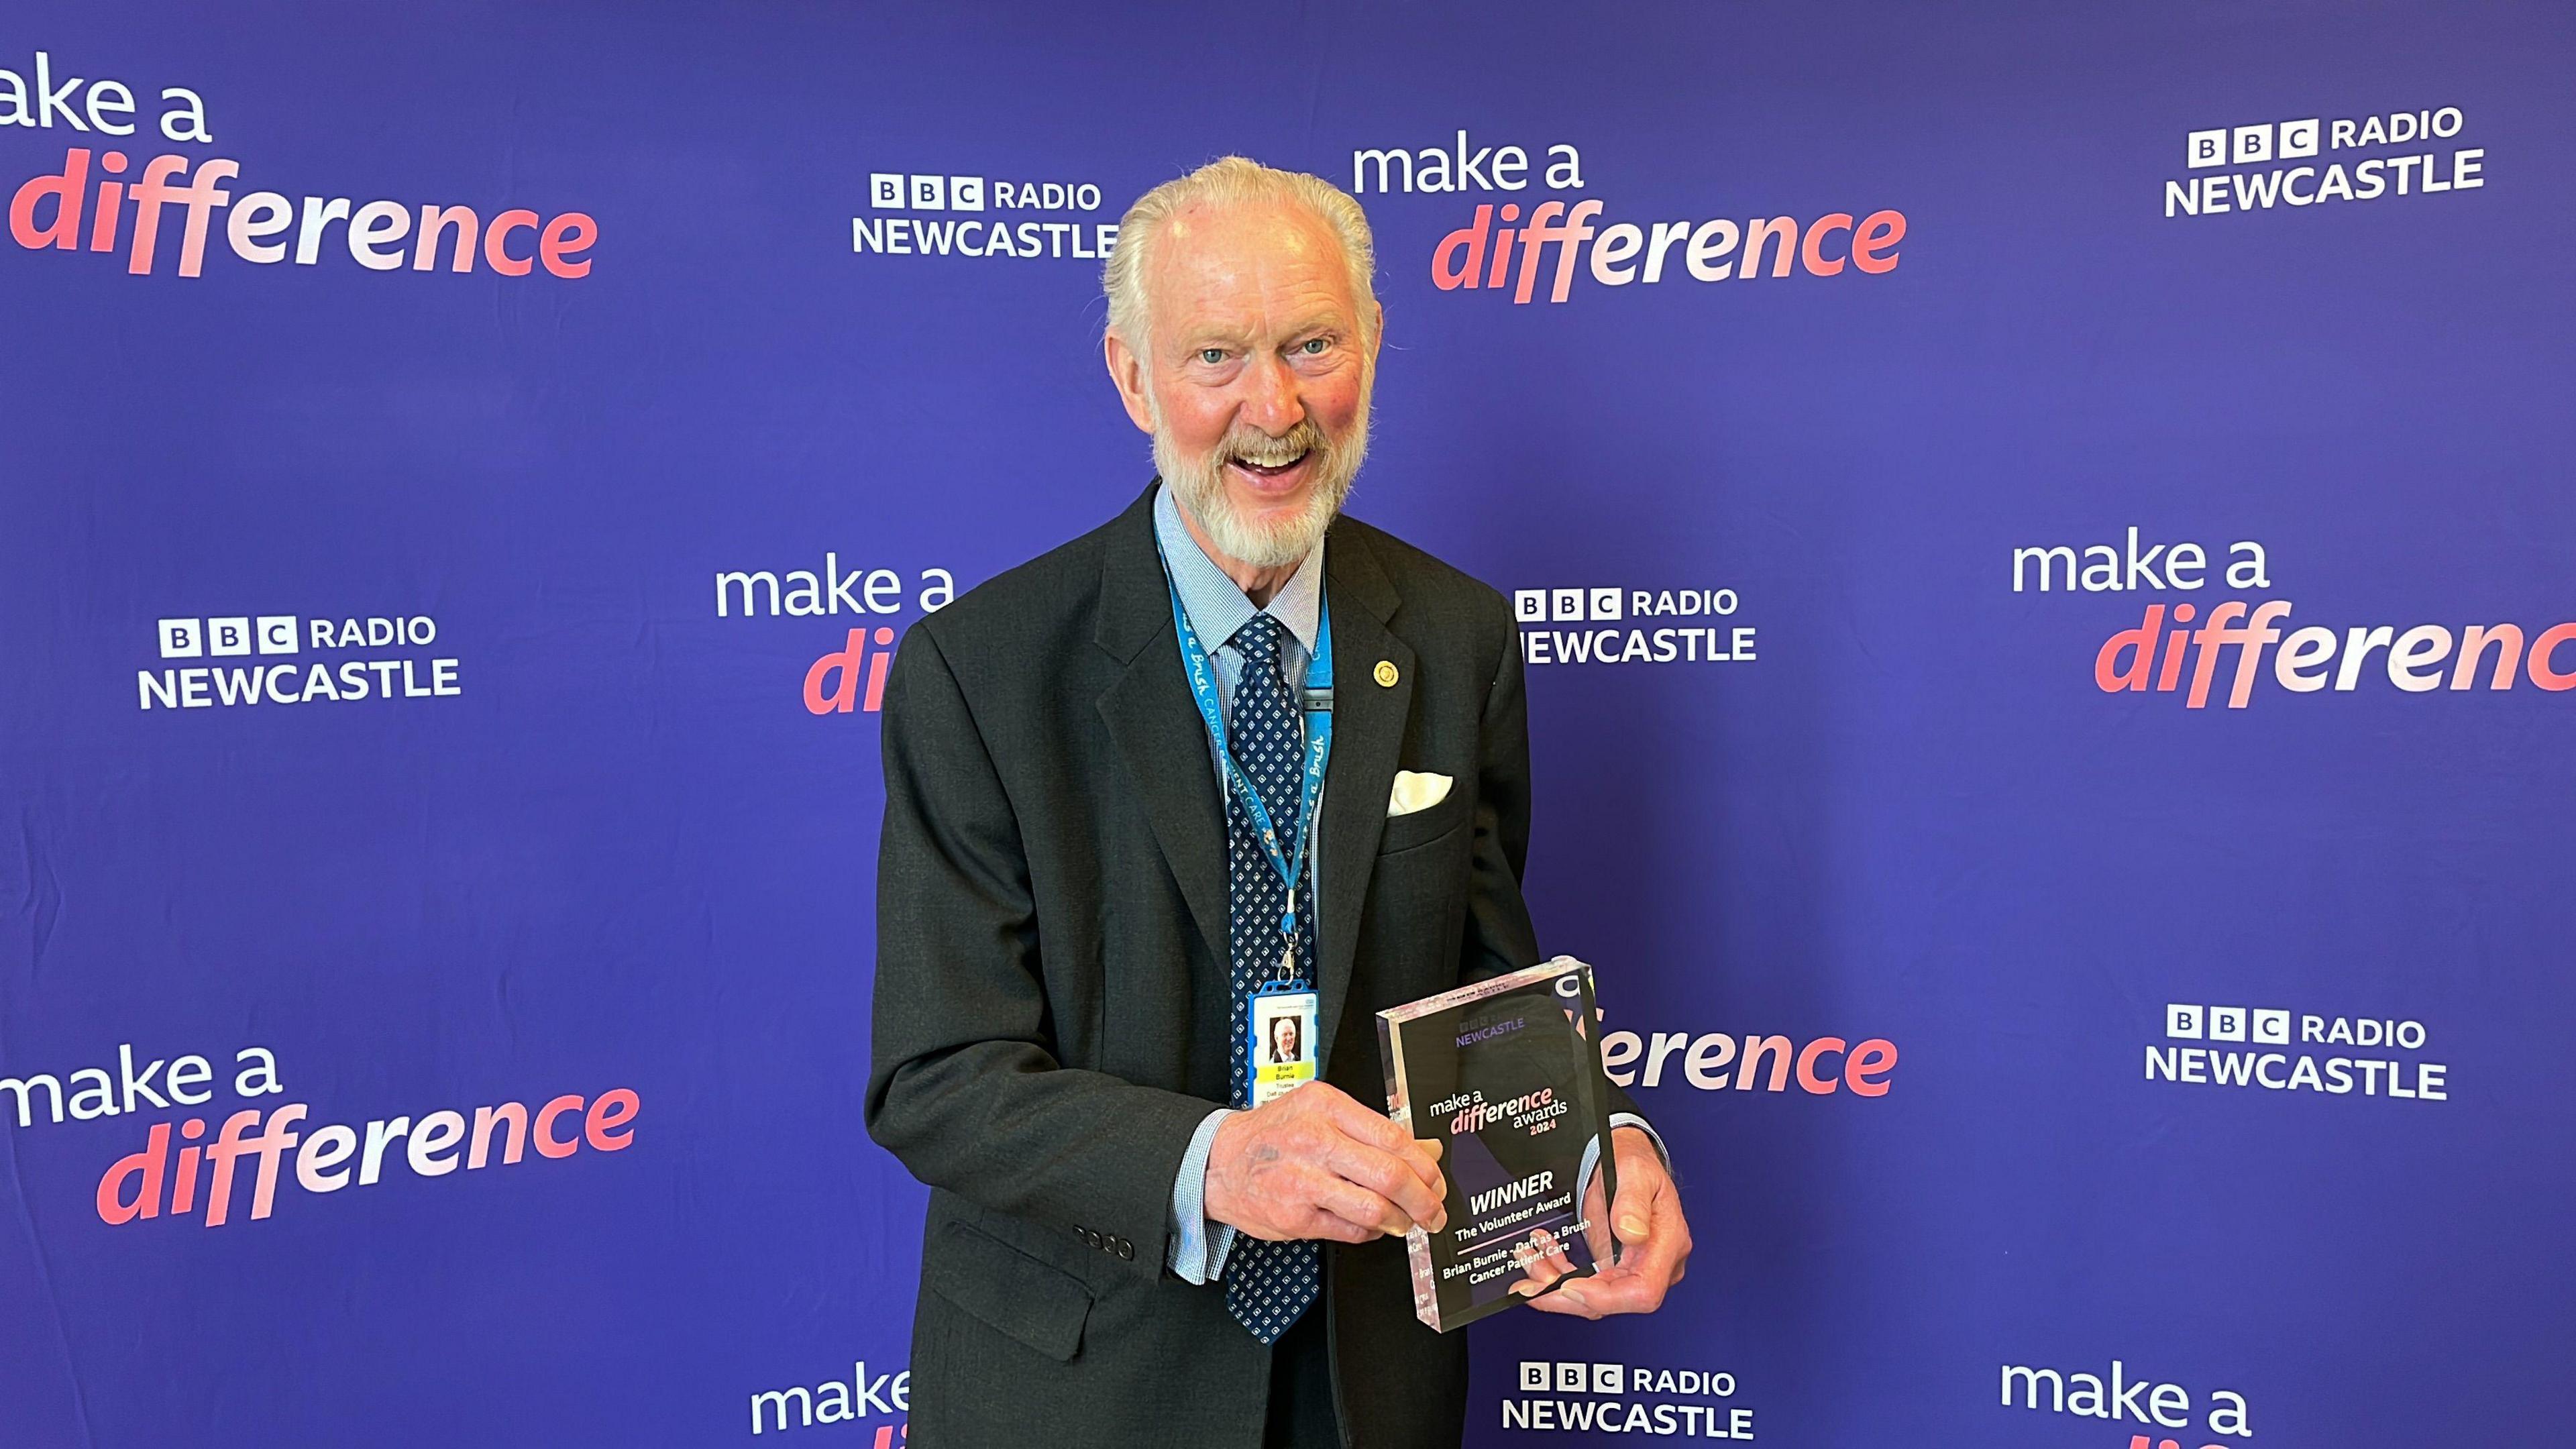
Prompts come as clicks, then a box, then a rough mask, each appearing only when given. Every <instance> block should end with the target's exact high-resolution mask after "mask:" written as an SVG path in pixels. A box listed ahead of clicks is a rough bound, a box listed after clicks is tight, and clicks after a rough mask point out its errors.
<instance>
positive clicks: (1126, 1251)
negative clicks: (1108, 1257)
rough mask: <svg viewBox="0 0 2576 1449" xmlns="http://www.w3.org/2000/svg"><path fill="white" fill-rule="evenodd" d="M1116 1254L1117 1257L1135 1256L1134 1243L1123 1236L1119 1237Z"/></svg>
mask: <svg viewBox="0 0 2576 1449" xmlns="http://www.w3.org/2000/svg"><path fill="white" fill-rule="evenodd" d="M1118 1256H1119V1257H1122V1258H1133V1257H1135V1256H1136V1245H1135V1244H1134V1243H1131V1242H1129V1241H1127V1240H1126V1239H1125V1238H1120V1239H1119V1240H1118Z"/></svg>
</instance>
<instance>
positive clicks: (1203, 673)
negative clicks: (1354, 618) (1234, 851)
mask: <svg viewBox="0 0 2576 1449" xmlns="http://www.w3.org/2000/svg"><path fill="white" fill-rule="evenodd" d="M1163 581H1164V583H1165V584H1167V585H1169V586H1170V588H1171V591H1172V624H1173V626H1174V627H1175V628H1177V629H1178V630H1179V631H1180V636H1181V662H1182V663H1183V664H1184V665H1186V666H1188V669H1189V676H1190V693H1191V695H1192V696H1194V697H1195V698H1196V699H1197V700H1198V704H1199V718H1200V719H1201V720H1202V721H1204V722H1205V723H1206V725H1207V731H1208V737H1209V738H1210V739H1212V740H1214V741H1216V757H1217V760H1218V762H1219V763H1220V764H1221V765H1223V767H1224V770H1225V780H1226V785H1227V788H1229V789H1230V790H1232V791H1233V792H1234V794H1235V795H1236V797H1237V798H1239V799H1241V800H1242V801H1243V806H1244V811H1245V813H1246V814H1248V815H1250V816H1251V817H1252V828H1253V830H1254V831H1255V832H1256V833H1258V834H1259V835H1260V837H1261V853H1262V854H1263V855H1265V856H1267V857H1268V858H1269V861H1270V868H1271V869H1272V870H1274V871H1277V872H1278V873H1279V879H1280V880H1281V882H1283V883H1284V884H1285V885H1286V886H1287V888H1288V910H1287V913H1286V914H1285V915H1283V916H1281V917H1280V918H1279V933H1280V935H1281V936H1283V937H1284V938H1286V940H1287V943H1288V949H1287V952H1286V953H1285V954H1283V956H1282V960H1283V961H1285V960H1291V959H1293V958H1294V955H1295V952H1296V949H1297V879H1298V877H1299V875H1300V874H1302V873H1303V872H1304V870H1305V869H1306V852H1307V846H1308V843H1309V842H1310V841H1312V840H1313V839H1314V834H1315V806H1316V802H1317V801H1318V800H1320V799H1321V798H1322V797H1323V793H1324V762H1325V761H1326V760H1327V759H1328V758H1330V757H1331V755H1332V753H1333V713H1332V711H1331V710H1329V709H1322V710H1316V709H1310V710H1308V711H1307V716H1308V718H1307V724H1306V778H1305V781H1304V785H1303V788H1302V790H1301V792H1300V794H1299V798H1298V801H1297V829H1296V833H1295V834H1294V836H1293V837H1292V838H1291V843H1290V845H1289V848H1288V849H1287V850H1286V851H1285V852H1282V851H1281V850H1280V848H1279V832H1278V828H1277V826H1276V824H1275V822H1273V821H1272V820H1271V818H1270V807H1268V806H1266V805H1264V804H1262V803H1261V792H1260V791H1258V790H1255V789H1254V788H1252V779H1251V777H1250V776H1248V775H1246V774H1244V773H1243V767H1242V766H1241V765H1238V764H1236V763H1235V760H1234V749H1233V747H1232V746H1231V745H1229V744H1228V743H1227V742H1226V734H1225V705H1224V703H1223V701H1221V700H1220V699H1219V698H1218V697H1217V688H1216V666H1215V665H1214V664H1212V663H1210V662H1209V660H1208V652H1207V649H1206V648H1205V646H1203V645H1201V644H1200V643H1199V636H1198V631H1197V630H1195V629H1192V628H1191V627H1190V614H1189V610H1188V608H1187V607H1186V606H1184V605H1183V604H1182V603H1181V589H1180V585H1178V584H1175V583H1172V581H1171V570H1170V565H1169V564H1168V563H1166V564H1165V566H1164V578H1163ZM1316 615H1317V618H1318V620H1319V621H1320V622H1319V623H1318V625H1317V627H1316V632H1315V655H1314V657H1313V658H1312V659H1309V660H1307V661H1306V687H1307V688H1308V689H1310V690H1320V689H1330V688H1332V687H1333V616H1332V613H1331V611H1329V610H1327V609H1325V608H1324V607H1323V603H1322V601H1321V600H1318V601H1317V603H1316ZM1236 687H1237V688H1241V687H1242V686H1241V685H1240V684H1238V685H1237V686H1236ZM1291 974H1292V975H1293V974H1294V973H1293V970H1292V972H1291Z"/></svg>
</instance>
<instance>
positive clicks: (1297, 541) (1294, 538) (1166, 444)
mask: <svg viewBox="0 0 2576 1449" xmlns="http://www.w3.org/2000/svg"><path fill="white" fill-rule="evenodd" d="M1155 421H1156V424H1157V426H1156V427H1155V429H1154V467H1155V469H1156V471H1158V472H1160V473H1161V474H1162V475H1163V481H1164V482H1165V483H1168V484H1170V485H1171V488H1172V493H1173V495H1174V496H1175V497H1176V498H1177V499H1178V500H1179V502H1180V505H1181V506H1182V507H1183V508H1185V509H1187V510H1188V511H1189V515H1190V519H1191V521H1192V522H1194V523H1196V524H1198V526H1199V528H1200V530H1201V531H1202V532H1204V533H1205V534H1206V535H1207V538H1208V542H1210V543H1212V544H1214V545H1215V546H1216V550H1217V552H1219V553H1222V554H1224V555H1225V556H1226V557H1228V558H1231V559H1234V560H1235V561H1237V562H1239V563H1244V564H1249V565H1250V566H1252V567H1253V568H1257V569H1279V568H1287V567H1289V566H1290V565H1292V564H1296V563H1299V562H1301V561H1303V560H1304V559H1305V557H1306V555H1308V554H1310V553H1313V552H1314V551H1315V547H1316V545H1318V544H1320V543H1322V542H1323V541H1324V530H1326V529H1328V528H1330V527H1332V524H1333V519H1334V518H1335V517H1336V516H1337V515H1339V514H1340V513H1341V511H1342V503H1343V502H1344V500H1346V499H1348V498H1349V497H1350V493H1351V484H1352V482H1353V481H1354V480H1355V479H1357V478H1358V477H1359V471H1360V463H1361V462H1362V461H1363V460H1364V459H1365V458H1366V457H1367V455H1368V413H1367V410H1366V409H1365V408H1364V409H1362V411H1361V412H1360V415H1359V418H1358V420H1357V421H1356V422H1355V423H1353V425H1352V427H1351V431H1350V435H1349V437H1347V438H1345V439H1344V440H1343V441H1341V442H1340V443H1337V444H1335V443H1326V442H1324V441H1323V439H1322V437H1321V436H1320V430H1318V434H1317V436H1316V437H1315V439H1314V443H1315V446H1314V448H1313V451H1314V452H1315V454H1316V455H1317V458H1316V476H1315V486H1314V487H1313V489H1312V490H1310V491H1309V492H1308V493H1307V495H1306V506H1305V508H1304V509H1303V510H1302V511H1300V512H1299V513H1298V514H1297V515H1296V516H1294V517H1292V518H1288V519H1285V520H1283V521H1281V522H1278V523H1273V524H1269V525H1266V526H1265V525H1262V524H1257V523H1254V522H1253V521H1252V520H1250V519H1248V518H1245V517H1244V516H1243V514H1242V513H1241V512H1239V511H1237V510H1236V508H1235V506H1234V500H1233V499H1232V498H1231V497H1229V496H1228V495H1227V493H1226V489H1225V461H1226V459H1227V458H1228V457H1229V456H1231V454H1232V451H1233V450H1232V444H1231V441H1230V440H1229V442H1226V443H1220V444H1218V445H1217V447H1216V448H1215V449H1214V450H1213V451H1211V452H1209V453H1207V454H1205V455H1203V456H1200V457H1196V458H1184V457H1182V456H1181V455H1180V453H1179V451H1178V450H1177V449H1175V448H1173V447H1172V445H1171V442H1170V440H1169V435H1168V434H1167V433H1166V432H1165V431H1164V429H1163V428H1162V427H1161V426H1160V423H1161V419H1159V418H1157V419H1156V420H1155ZM1306 426H1309V427H1311V426H1312V424H1311V423H1310V424H1307V425H1306Z"/></svg>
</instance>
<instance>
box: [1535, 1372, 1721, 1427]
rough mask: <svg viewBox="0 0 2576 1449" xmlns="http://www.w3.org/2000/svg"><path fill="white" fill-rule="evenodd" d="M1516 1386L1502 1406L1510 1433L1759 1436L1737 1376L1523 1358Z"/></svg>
mask: <svg viewBox="0 0 2576 1449" xmlns="http://www.w3.org/2000/svg"><path fill="white" fill-rule="evenodd" d="M1516 1386H1517V1387H1518V1389H1519V1392H1518V1393H1517V1394H1511V1395H1506V1396H1504V1398H1503V1402H1502V1410H1503V1413H1502V1426H1503V1427H1504V1428H1506V1429H1530V1430H1536V1431H1538V1432H1541V1433H1546V1432H1550V1431H1553V1432H1556V1433H1578V1434H1580V1433H1597V1434H1643V1435H1648V1436H1650V1437H1654V1438H1674V1439H1750V1438H1752V1437H1753V1410H1752V1408H1751V1406H1749V1405H1747V1404H1744V1403H1742V1402H1740V1401H1738V1400H1737V1398H1736V1382H1735V1375H1733V1374H1731V1373H1727V1372H1725V1371H1723V1370H1717V1369H1697V1368H1690V1369H1675V1368H1663V1367H1658V1366H1654V1365H1649V1364H1624V1363H1556V1362H1548V1361H1542V1360H1535V1359H1524V1360H1522V1361H1521V1364H1520V1375H1519V1378H1518V1380H1517V1385H1516Z"/></svg>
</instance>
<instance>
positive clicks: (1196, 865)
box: [1092, 484, 1231, 963]
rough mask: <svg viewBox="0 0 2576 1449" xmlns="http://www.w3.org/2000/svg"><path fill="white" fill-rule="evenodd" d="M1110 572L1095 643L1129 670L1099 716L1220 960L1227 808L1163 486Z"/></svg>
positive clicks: (1142, 508)
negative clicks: (1192, 682) (1189, 666)
mask: <svg viewBox="0 0 2576 1449" xmlns="http://www.w3.org/2000/svg"><path fill="white" fill-rule="evenodd" d="M1106 554H1107V558H1106V560H1105V562H1104V563H1103V564H1102V568H1101V587H1100V620H1099V624H1098V627H1097V628H1096V629H1095V630H1094V632H1093V635H1092V638H1093V642H1094V643H1096V644H1098V645H1099V646H1100V647H1101V648H1102V649H1105V650H1107V651H1108V652H1109V653H1110V654H1111V655H1113V656H1115V657H1116V658H1118V659H1119V660H1120V661H1122V662H1123V663H1124V664H1125V665H1126V669H1125V670H1124V672H1122V673H1121V674H1120V675H1119V676H1118V678H1117V680H1116V681H1115V682H1113V683H1112V684H1111V685H1110V686H1109V688H1108V689H1107V690H1106V691H1104V692H1103V693H1102V694H1101V696H1100V699H1099V702H1098V708H1099V710H1100V718H1101V720H1102V722H1103V723H1105V724H1106V725H1107V726H1108V727H1109V737H1110V739H1111V740H1112V741H1114V742H1115V743H1116V744H1117V746H1118V757H1119V759H1120V761H1121V762H1122V763H1123V764H1124V765H1125V766H1126V770H1127V784H1128V788H1129V789H1131V790H1132V791H1134V793H1135V796H1136V798H1137V800H1138V801H1139V802H1141V803H1142V804H1143V805H1144V807H1145V817H1146V819H1147V820H1149V821H1150V822H1152V824H1153V829H1154V843H1155V844H1157V845H1159V846H1160V847H1162V851H1163V863H1164V864H1165V865H1166V866H1167V867H1169V868H1170V870H1171V872H1172V879H1173V880H1175V881H1177V882H1178V883H1179V884H1180V888H1181V898H1182V899H1183V900H1185V901H1187V902H1188V903H1189V908H1190V917H1191V919H1193V920H1195V921H1196V922H1197V923H1198V928H1199V934H1200V936H1201V937H1203V938H1204V939H1205V940H1206V942H1207V946H1208V950H1209V951H1210V952H1212V953H1213V954H1214V955H1215V957H1216V959H1217V961H1218V962H1220V963H1223V962H1225V961H1226V960H1228V958H1229V956H1230V953H1231V948H1230V945H1229V937H1228V931H1227V915H1226V881H1225V872H1226V859H1225V849H1226V847H1225V807H1224V804H1223V802H1222V801H1220V800H1219V799H1218V798H1217V788H1216V767H1215V765H1214V764H1213V763H1212V762H1211V761H1210V760H1209V758H1208V739H1207V730H1206V727H1205V726H1203V725H1201V724H1200V723H1199V712H1198V705H1197V703H1196V702H1195V701H1193V700H1192V699H1191V698H1190V686H1189V681H1188V679H1187V678H1186V677H1185V676H1184V675H1183V674H1182V672H1181V646H1180V640H1179V637H1178V636H1177V635H1176V634H1175V633H1174V632H1173V629H1172V596H1171V589H1170V586H1169V585H1168V584H1167V583H1166V582H1165V581H1164V577H1163V561H1162V556H1161V555H1160V554H1159V553H1157V552H1156V551H1155V548H1154V488H1153V485H1150V484H1149V485H1147V487H1146V489H1145V496H1144V497H1143V498H1141V499H1139V500H1138V501H1137V503H1136V505H1135V506H1134V507H1132V508H1130V509H1128V510H1127V512H1126V513H1125V514H1124V515H1122V516H1121V517H1120V518H1119V520H1118V522H1117V524H1116V525H1115V526H1114V527H1113V528H1112V530H1111V535H1110V539H1109V544H1108V548H1107V549H1106Z"/></svg>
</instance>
